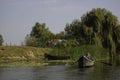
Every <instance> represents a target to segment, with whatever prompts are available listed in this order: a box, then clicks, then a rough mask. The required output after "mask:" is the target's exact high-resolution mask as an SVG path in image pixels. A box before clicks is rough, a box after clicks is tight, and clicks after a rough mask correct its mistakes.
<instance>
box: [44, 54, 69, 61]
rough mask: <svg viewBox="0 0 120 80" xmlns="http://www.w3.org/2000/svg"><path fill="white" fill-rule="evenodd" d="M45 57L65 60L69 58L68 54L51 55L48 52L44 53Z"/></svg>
mask: <svg viewBox="0 0 120 80" xmlns="http://www.w3.org/2000/svg"><path fill="white" fill-rule="evenodd" d="M44 56H45V58H47V59H48V60H67V59H70V57H69V56H53V55H50V54H46V53H45V54H44Z"/></svg>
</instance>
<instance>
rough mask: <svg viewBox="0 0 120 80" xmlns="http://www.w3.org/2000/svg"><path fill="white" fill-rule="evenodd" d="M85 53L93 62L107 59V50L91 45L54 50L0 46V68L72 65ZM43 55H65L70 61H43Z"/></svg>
mask: <svg viewBox="0 0 120 80" xmlns="http://www.w3.org/2000/svg"><path fill="white" fill-rule="evenodd" d="M87 52H90V53H91V54H92V56H93V57H94V58H95V60H101V59H106V58H108V50H106V49H103V48H101V47H97V46H93V45H84V46H80V47H67V48H54V49H50V48H35V47H25V46H21V47H20V46H0V63H2V64H0V66H9V67H14V66H41V65H46V64H48V63H69V62H72V63H74V62H76V61H77V60H78V58H79V57H81V56H82V55H84V54H85V53H87ZM44 53H49V54H51V55H58V56H66V55H67V56H70V59H69V60H56V61H54V60H51V61H48V60H45V58H44ZM34 61H35V62H34ZM36 61H37V62H36ZM19 62H20V63H19Z"/></svg>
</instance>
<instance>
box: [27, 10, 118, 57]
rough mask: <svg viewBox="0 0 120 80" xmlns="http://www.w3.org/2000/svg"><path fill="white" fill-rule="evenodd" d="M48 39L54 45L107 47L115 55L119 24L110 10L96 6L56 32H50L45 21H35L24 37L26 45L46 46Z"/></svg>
mask: <svg viewBox="0 0 120 80" xmlns="http://www.w3.org/2000/svg"><path fill="white" fill-rule="evenodd" d="M57 40H62V41H61V42H60V43H59V42H57ZM50 41H53V43H54V42H55V41H56V43H57V44H56V46H55V47H68V46H81V45H96V46H100V47H104V48H108V49H109V50H110V53H111V54H110V56H115V55H116V53H118V52H119V50H120V24H119V21H118V19H117V17H116V16H115V15H113V14H112V12H110V11H108V10H106V9H104V8H103V9H101V8H97V9H92V10H91V11H89V12H87V13H86V14H84V15H83V16H82V17H81V20H73V22H72V23H70V24H69V23H67V24H66V26H65V29H64V31H62V32H60V33H58V34H54V33H52V32H51V31H50V30H49V29H48V28H47V27H46V25H45V23H42V24H40V23H38V22H37V23H36V24H35V26H33V28H32V31H31V33H30V34H29V35H27V37H26V45H27V46H35V47H48V44H49V42H50Z"/></svg>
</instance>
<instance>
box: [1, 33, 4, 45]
mask: <svg viewBox="0 0 120 80" xmlns="http://www.w3.org/2000/svg"><path fill="white" fill-rule="evenodd" d="M3 41H4V40H3V37H2V35H1V34H0V46H1V45H2V44H3Z"/></svg>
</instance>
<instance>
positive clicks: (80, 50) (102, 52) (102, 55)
mask: <svg viewBox="0 0 120 80" xmlns="http://www.w3.org/2000/svg"><path fill="white" fill-rule="evenodd" d="M87 52H90V53H91V55H92V56H93V57H94V58H95V60H99V59H106V58H108V57H109V53H108V50H106V49H104V48H101V47H97V46H94V45H84V46H80V47H67V48H56V49H53V50H52V51H51V52H50V53H49V54H51V55H62V56H64V55H67V56H70V57H71V60H75V61H76V60H78V59H79V57H81V56H83V55H84V54H86V53H87Z"/></svg>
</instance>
